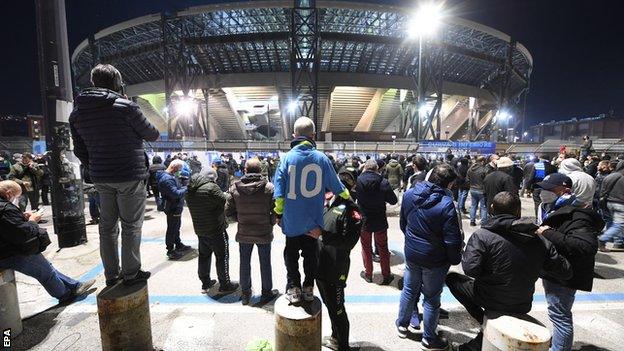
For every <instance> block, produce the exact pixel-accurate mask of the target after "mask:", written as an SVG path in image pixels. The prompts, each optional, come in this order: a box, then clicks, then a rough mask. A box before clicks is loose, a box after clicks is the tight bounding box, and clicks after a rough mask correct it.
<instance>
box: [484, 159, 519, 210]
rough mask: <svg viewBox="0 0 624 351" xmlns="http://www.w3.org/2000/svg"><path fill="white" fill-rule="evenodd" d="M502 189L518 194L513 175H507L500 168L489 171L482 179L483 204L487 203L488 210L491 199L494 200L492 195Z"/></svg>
mask: <svg viewBox="0 0 624 351" xmlns="http://www.w3.org/2000/svg"><path fill="white" fill-rule="evenodd" d="M486 167H487V166H486ZM502 191H509V192H510V193H512V194H518V187H517V186H516V184H515V182H514V179H513V177H512V176H511V175H509V173H506V172H503V171H501V170H496V171H494V172H492V173H489V174H488V175H487V176H486V177H485V179H484V180H483V192H484V193H485V204H486V205H487V208H488V211H489V210H490V205H491V204H492V200H494V196H496V194H498V193H500V192H502Z"/></svg>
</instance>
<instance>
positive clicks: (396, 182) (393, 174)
mask: <svg viewBox="0 0 624 351" xmlns="http://www.w3.org/2000/svg"><path fill="white" fill-rule="evenodd" d="M386 175H387V177H388V182H390V186H392V189H397V188H400V187H401V180H402V179H403V167H401V164H400V163H399V161H397V160H395V159H391V160H390V162H389V163H388V165H387V166H386Z"/></svg>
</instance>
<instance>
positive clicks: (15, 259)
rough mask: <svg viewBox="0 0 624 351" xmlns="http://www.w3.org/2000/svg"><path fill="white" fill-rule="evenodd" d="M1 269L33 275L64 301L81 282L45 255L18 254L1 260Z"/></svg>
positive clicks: (50, 292)
mask: <svg viewBox="0 0 624 351" xmlns="http://www.w3.org/2000/svg"><path fill="white" fill-rule="evenodd" d="M0 269H13V270H15V271H18V272H20V273H22V274H25V275H27V276H29V277H33V278H35V279H37V280H38V281H39V283H40V284H41V285H42V286H43V287H44V288H45V289H46V291H47V292H48V294H50V295H51V296H52V297H55V298H57V299H59V300H60V301H64V300H66V299H68V298H70V297H71V296H72V294H73V292H74V291H75V290H76V289H77V288H78V285H80V283H79V282H78V281H76V280H74V279H72V278H70V277H68V276H66V275H64V274H63V273H61V272H59V271H57V270H56V268H54V266H52V264H51V263H50V262H49V261H48V260H47V259H46V258H45V257H43V255H42V254H36V255H27V256H22V255H17V256H11V257H8V258H5V259H2V260H0Z"/></svg>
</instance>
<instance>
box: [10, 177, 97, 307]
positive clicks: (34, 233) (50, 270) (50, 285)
mask: <svg viewBox="0 0 624 351" xmlns="http://www.w3.org/2000/svg"><path fill="white" fill-rule="evenodd" d="M21 195H22V189H21V187H20V186H19V185H18V184H17V183H16V182H14V181H12V180H5V181H1V182H0V270H3V269H13V270H16V271H18V272H20V273H23V274H26V275H28V276H31V277H33V278H35V279H37V280H38V281H39V283H41V285H43V287H44V288H45V289H46V291H47V292H48V293H49V294H50V295H52V296H53V297H55V298H57V299H59V301H60V302H65V301H70V300H72V299H74V298H76V297H77V296H80V295H83V294H85V293H86V292H87V291H88V290H89V288H90V287H91V286H92V285H93V283H95V280H89V281H87V282H83V283H81V282H78V281H76V280H74V279H72V278H70V277H68V276H66V275H64V274H62V273H60V272H59V271H57V270H56V269H55V268H54V267H53V266H52V264H50V262H48V260H46V258H45V257H43V255H42V254H41V252H43V251H44V250H45V248H46V247H47V246H48V245H49V244H50V239H49V238H48V235H47V233H46V231H45V229H43V228H40V227H39V226H38V225H37V222H38V221H39V220H40V219H41V213H37V212H35V213H30V212H25V213H23V212H22V211H21V210H20V209H19V208H18V207H17V205H16V204H17V203H18V199H19V197H20V196H21Z"/></svg>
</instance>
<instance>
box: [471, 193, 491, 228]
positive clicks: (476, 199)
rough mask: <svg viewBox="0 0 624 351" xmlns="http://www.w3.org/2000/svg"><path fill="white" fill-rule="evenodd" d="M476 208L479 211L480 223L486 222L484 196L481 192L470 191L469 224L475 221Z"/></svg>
mask: <svg viewBox="0 0 624 351" xmlns="http://www.w3.org/2000/svg"><path fill="white" fill-rule="evenodd" d="M477 206H479V211H481V223H483V222H485V221H486V220H487V212H488V211H487V207H486V206H485V194H484V193H483V191H482V190H472V189H471V190H470V222H471V223H475V222H476V221H477Z"/></svg>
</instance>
